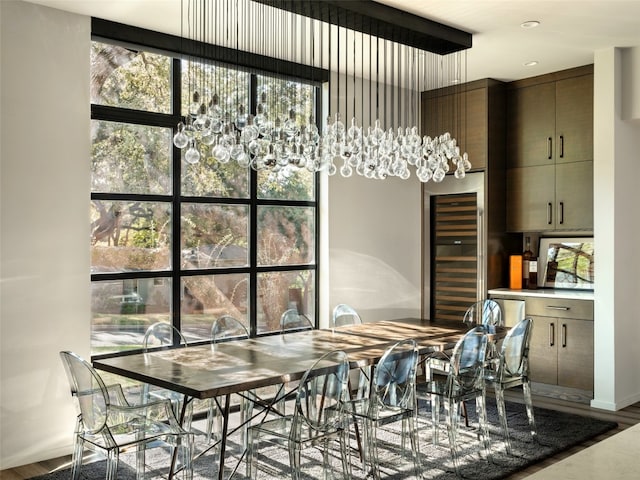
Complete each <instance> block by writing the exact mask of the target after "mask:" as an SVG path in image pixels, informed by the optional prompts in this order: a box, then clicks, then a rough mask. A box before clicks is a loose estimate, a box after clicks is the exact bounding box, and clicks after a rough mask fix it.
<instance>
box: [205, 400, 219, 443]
mask: <svg viewBox="0 0 640 480" xmlns="http://www.w3.org/2000/svg"><path fill="white" fill-rule="evenodd" d="M218 416H219V412H218V406H217V405H216V400H215V398H210V399H209V408H208V409H207V443H211V440H212V439H214V433H215V431H214V424H216V426H217V421H218ZM215 438H216V439H217V437H215Z"/></svg>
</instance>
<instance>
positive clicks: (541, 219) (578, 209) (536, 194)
mask: <svg viewBox="0 0 640 480" xmlns="http://www.w3.org/2000/svg"><path fill="white" fill-rule="evenodd" d="M507 199H508V200H507V202H508V203H507V227H508V229H509V231H513V232H544V231H549V230H592V229H593V162H572V163H562V164H559V165H541V166H533V167H522V168H510V169H508V170H507Z"/></svg>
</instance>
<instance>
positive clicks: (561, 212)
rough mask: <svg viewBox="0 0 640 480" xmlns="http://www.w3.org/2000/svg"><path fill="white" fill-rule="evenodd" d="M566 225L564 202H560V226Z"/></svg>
mask: <svg viewBox="0 0 640 480" xmlns="http://www.w3.org/2000/svg"><path fill="white" fill-rule="evenodd" d="M563 223H564V202H560V224H561V225H562V224H563Z"/></svg>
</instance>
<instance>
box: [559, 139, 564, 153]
mask: <svg viewBox="0 0 640 480" xmlns="http://www.w3.org/2000/svg"><path fill="white" fill-rule="evenodd" d="M560 158H564V135H560Z"/></svg>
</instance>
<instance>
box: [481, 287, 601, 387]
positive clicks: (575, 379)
mask: <svg viewBox="0 0 640 480" xmlns="http://www.w3.org/2000/svg"><path fill="white" fill-rule="evenodd" d="M491 298H494V299H503V300H507V299H509V300H524V302H525V307H524V309H525V315H526V316H528V317H531V318H533V330H532V336H531V344H530V350H529V363H530V367H531V380H532V381H533V382H538V383H545V384H549V385H557V386H560V387H568V388H576V389H580V390H585V391H588V392H593V359H594V354H593V345H594V341H593V300H576V299H558V298H555V297H554V296H550V297H530V296H513V295H508V296H502V295H493V294H492V295H491Z"/></svg>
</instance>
